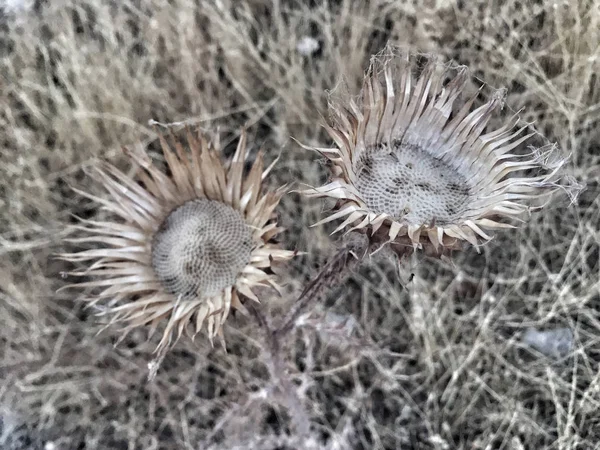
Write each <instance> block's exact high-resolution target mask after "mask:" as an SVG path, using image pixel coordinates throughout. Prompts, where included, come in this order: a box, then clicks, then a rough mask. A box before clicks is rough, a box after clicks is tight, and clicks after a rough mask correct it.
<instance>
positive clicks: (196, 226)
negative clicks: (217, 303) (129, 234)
mask: <svg viewBox="0 0 600 450" xmlns="http://www.w3.org/2000/svg"><path fill="white" fill-rule="evenodd" d="M252 247H253V245H252V233H251V231H250V227H248V225H247V224H246V222H245V221H244V219H243V218H242V216H241V215H240V213H239V212H237V211H236V210H234V209H233V208H231V207H230V206H228V205H225V204H224V203H221V202H218V201H214V200H206V199H196V200H190V201H188V202H186V203H184V204H183V205H181V206H179V207H178V208H176V209H174V210H173V211H172V212H171V213H170V214H169V215H168V216H167V218H166V219H165V220H164V222H163V223H162V225H161V226H160V228H159V230H158V232H157V233H156V234H155V235H154V239H153V241H152V268H153V269H154V273H155V274H156V276H157V278H158V279H159V280H160V282H161V283H162V285H163V286H164V288H165V289H166V290H167V292H169V293H171V294H173V295H176V296H180V297H181V298H182V299H192V298H197V297H210V296H214V295H216V294H218V293H219V292H220V291H221V290H223V289H224V288H226V287H228V286H232V285H233V284H234V283H235V281H236V278H237V276H238V274H239V273H240V272H241V271H242V269H243V268H244V267H245V266H246V264H248V263H249V262H250V254H251V252H252Z"/></svg>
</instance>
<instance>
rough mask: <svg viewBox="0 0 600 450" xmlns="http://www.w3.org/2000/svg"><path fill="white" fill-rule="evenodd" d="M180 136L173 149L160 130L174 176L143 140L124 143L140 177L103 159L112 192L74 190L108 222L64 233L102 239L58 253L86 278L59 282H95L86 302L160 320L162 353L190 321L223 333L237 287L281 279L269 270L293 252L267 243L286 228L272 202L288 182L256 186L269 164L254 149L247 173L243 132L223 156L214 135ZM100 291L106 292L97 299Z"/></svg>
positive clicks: (243, 291) (123, 317) (140, 322)
mask: <svg viewBox="0 0 600 450" xmlns="http://www.w3.org/2000/svg"><path fill="white" fill-rule="evenodd" d="M186 136H187V141H186V142H185V144H187V147H188V148H189V151H188V150H186V148H185V147H186V145H184V142H182V141H180V140H178V139H176V138H175V137H174V136H172V135H171V138H172V139H171V140H172V142H173V147H174V150H173V148H172V147H171V146H170V145H169V143H168V142H167V139H166V138H165V137H163V136H159V142H160V145H161V148H162V151H163V155H164V158H165V161H166V163H167V166H168V169H169V173H170V175H166V174H165V173H163V172H162V171H161V170H160V169H159V168H158V166H156V165H154V164H153V162H152V160H151V159H150V158H149V157H148V155H147V154H146V153H145V152H144V151H143V149H141V148H134V149H124V150H125V152H126V154H127V155H128V156H129V157H130V158H131V160H132V161H133V162H134V163H135V164H136V165H138V166H139V168H140V170H139V172H138V179H139V180H140V181H141V184H140V183H138V182H137V181H135V180H132V179H130V178H129V177H128V176H127V175H125V174H124V173H122V172H121V171H119V170H118V169H117V168H116V167H114V166H112V165H110V164H108V163H102V164H100V165H99V167H98V168H97V170H96V171H95V172H94V177H95V178H96V179H97V181H99V182H100V183H101V184H102V186H103V187H104V188H105V190H106V191H107V193H108V194H109V197H107V198H104V197H100V196H96V195H91V194H88V193H85V192H82V191H77V192H79V193H80V194H81V195H84V196H86V197H87V198H90V199H92V200H94V201H95V202H97V203H99V204H100V205H102V206H104V207H105V209H107V210H108V211H109V212H110V213H112V215H113V216H114V221H95V220H81V221H80V223H79V224H77V225H74V226H73V231H76V232H77V233H79V235H80V237H76V238H72V239H70V241H71V242H73V243H78V244H81V243H86V244H90V243H92V244H101V245H102V247H101V248H91V249H87V250H83V251H80V252H76V253H65V254H61V255H59V256H60V257H61V258H63V259H64V260H66V261H70V262H73V263H77V264H79V265H84V267H82V268H81V269H79V270H77V271H74V272H71V273H70V274H71V275H73V276H85V277H89V278H91V279H92V280H91V281H85V282H82V283H75V284H72V285H69V286H65V287H64V288H63V289H67V288H71V287H79V288H82V287H87V288H91V289H95V290H96V292H95V293H94V296H93V297H92V298H89V299H88V300H89V302H90V304H94V305H97V307H98V308H101V314H110V315H111V316H112V322H123V323H126V324H127V325H126V327H125V331H128V330H130V329H132V328H135V327H139V326H146V325H147V326H150V327H151V330H152V329H155V328H156V327H157V326H159V325H160V324H161V323H162V324H163V325H164V332H163V336H162V339H161V341H160V343H159V345H158V348H157V352H159V354H164V350H166V349H167V348H168V347H170V346H171V345H173V344H174V343H175V342H177V340H178V339H179V338H180V337H181V336H182V335H183V333H184V332H186V330H188V326H189V333H190V335H192V336H194V335H196V334H197V333H199V332H200V331H201V330H203V329H204V330H205V331H206V332H207V334H208V337H209V339H210V341H211V342H212V340H213V338H214V337H215V336H218V337H219V339H220V340H221V341H222V342H223V340H222V337H223V334H222V327H223V324H224V322H225V320H226V319H227V316H228V315H229V311H230V309H231V308H234V309H239V310H241V311H242V312H243V313H247V311H246V309H245V307H244V306H243V304H242V302H241V300H240V296H241V295H243V296H244V297H247V298H249V299H251V300H254V301H257V302H258V297H257V296H256V295H255V293H254V292H253V291H252V289H253V288H254V287H256V286H259V285H261V286H277V284H276V283H275V280H274V279H273V277H274V275H271V274H269V273H267V272H265V269H268V268H270V267H271V264H272V263H276V262H281V261H286V260H289V259H290V258H292V257H293V256H294V255H295V252H293V251H288V250H284V249H281V248H279V247H278V246H277V245H276V244H274V243H272V242H271V240H272V239H273V238H274V237H275V236H276V235H277V234H279V233H281V232H282V231H283V228H282V227H279V226H278V225H277V222H276V221H275V215H274V210H275V208H276V207H277V205H278V203H279V201H280V199H281V196H282V195H283V192H284V191H285V187H282V188H281V189H277V190H275V191H271V192H266V193H263V191H262V189H263V180H264V178H265V177H266V175H267V174H268V172H269V171H270V170H271V169H272V167H273V165H271V166H269V168H267V169H266V170H264V163H263V156H262V153H260V154H259V155H258V156H257V158H256V160H255V162H254V164H253V166H252V168H251V169H250V172H249V174H248V175H247V176H246V177H244V165H245V163H246V158H247V156H248V152H247V147H246V145H247V136H246V133H245V132H242V134H241V137H240V140H239V142H238V146H237V149H236V152H235V154H234V156H233V159H232V160H231V161H230V162H229V163H228V164H227V165H225V164H223V163H222V162H221V159H220V153H221V150H220V148H219V147H218V143H216V142H209V141H207V140H206V139H205V138H204V137H203V136H202V135H200V134H199V135H198V136H195V135H194V134H193V133H192V132H191V131H190V130H189V129H188V130H186ZM196 251H199V252H201V253H199V254H195V253H194V252H196ZM203 252H204V253H203ZM211 255H217V256H211ZM211 258H213V259H211ZM100 300H110V301H109V303H108V306H106V307H102V306H100V305H99V301H100Z"/></svg>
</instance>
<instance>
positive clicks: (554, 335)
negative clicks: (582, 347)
mask: <svg viewBox="0 0 600 450" xmlns="http://www.w3.org/2000/svg"><path fill="white" fill-rule="evenodd" d="M522 341H523V343H524V344H525V345H527V346H528V347H531V348H533V349H535V350H537V351H538V352H540V353H542V354H544V355H546V356H548V357H550V358H555V359H559V358H564V357H565V356H567V355H568V354H569V353H570V352H571V350H572V349H573V331H571V329H570V328H555V329H550V330H544V331H539V330H536V329H534V328H529V329H528V330H527V331H526V332H525V335H524V336H523V340H522Z"/></svg>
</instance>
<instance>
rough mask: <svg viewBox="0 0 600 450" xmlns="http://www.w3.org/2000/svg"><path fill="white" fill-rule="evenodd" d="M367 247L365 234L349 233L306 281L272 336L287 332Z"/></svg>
mask: <svg viewBox="0 0 600 450" xmlns="http://www.w3.org/2000/svg"><path fill="white" fill-rule="evenodd" d="M369 247H370V242H369V239H368V238H367V236H365V235H364V234H359V233H351V234H350V235H349V238H348V239H347V241H346V245H344V247H342V248H341V249H340V250H339V251H338V252H337V254H336V255H335V256H334V257H333V258H331V259H330V260H329V261H328V262H327V264H325V265H324V266H323V268H322V269H321V270H320V271H319V273H318V274H317V275H316V276H315V277H314V278H313V279H312V280H310V281H309V282H308V284H307V285H306V287H305V288H304V290H303V291H302V293H301V294H300V296H299V297H298V299H297V300H296V301H295V303H294V305H293V306H292V309H291V310H290V312H289V313H288V314H287V315H286V317H285V318H284V319H283V322H282V324H281V325H280V326H279V327H278V328H277V329H276V330H275V331H274V333H273V334H274V336H275V337H280V336H284V335H286V334H287V333H289V332H290V331H291V330H292V329H293V328H294V325H295V323H296V321H297V320H298V318H299V317H300V316H301V315H302V313H303V312H304V311H305V310H306V309H307V308H308V307H309V306H310V305H311V304H313V303H315V302H316V301H318V300H319V299H321V298H322V297H324V296H325V294H326V293H327V292H328V291H329V290H331V289H332V288H334V287H336V286H338V285H339V284H340V283H341V282H342V281H344V279H345V278H346V277H347V276H348V274H349V273H350V272H351V271H352V270H353V269H354V268H356V267H358V266H359V264H360V263H361V261H362V259H363V258H364V257H365V255H367V254H368V253H369Z"/></svg>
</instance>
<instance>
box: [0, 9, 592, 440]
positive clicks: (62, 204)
mask: <svg viewBox="0 0 600 450" xmlns="http://www.w3.org/2000/svg"><path fill="white" fill-rule="evenodd" d="M199 5H200V6H199ZM2 21H3V23H2V27H1V37H0V52H1V54H0V56H1V60H0V73H1V75H2V80H1V82H0V108H1V111H0V124H1V127H2V140H1V145H2V149H1V153H0V180H1V181H0V194H1V196H0V349H1V351H0V447H1V448H6V449H42V448H52V445H54V446H55V447H54V448H59V449H121V448H123V449H142V448H143V449H158V448H160V449H182V448H186V449H196V448H207V449H209V448H212V449H233V448H240V449H241V448H254V449H276V448H278V449H288V448H289V449H295V448H305V447H306V448H308V447H309V446H310V445H313V446H314V447H315V448H327V449H345V448H357V449H358V448H364V449H371V448H377V449H378V448H386V449H396V448H420V449H453V448H473V449H478V448H480V449H485V448H502V449H521V448H536V449H537V448H556V449H592V448H598V447H597V445H598V444H597V442H598V441H599V440H600V413H599V412H598V411H600V377H599V375H598V373H599V369H600V367H599V360H600V354H599V352H598V348H599V344H600V339H599V337H598V336H599V333H600V314H599V310H600V295H599V286H600V285H599V281H598V280H599V277H600V263H599V256H598V255H599V242H600V226H599V225H598V224H599V223H600V213H599V212H598V206H599V203H600V200H599V198H598V183H597V181H596V179H597V178H598V177H599V176H600V162H599V158H600V147H599V142H600V89H599V87H598V86H600V84H599V81H598V76H597V73H598V72H599V71H600V31H599V30H600V3H599V2H598V0H575V1H571V2H542V1H525V2H523V1H516V0H510V1H494V2H488V1H487V0H486V1H484V0H476V1H469V2H461V1H450V2H442V1H434V2H431V1H421V0H408V1H397V2H390V1H384V0H378V1H372V2H363V1H358V0H357V1H353V0H337V1H333V0H332V1H313V2H301V1H293V0H280V1H274V2H270V1H266V0H244V1H234V0H221V1H206V2H196V1H192V0H173V1H170V2H167V1H159V0H154V1H150V0H149V1H140V0H125V1H123V2H117V1H101V0H78V1H75V0H58V1H52V2H47V3H46V2H37V5H36V7H35V8H34V9H33V10H31V11H29V12H25V13H22V14H20V15H19V17H18V18H14V17H13V18H11V17H5V18H3V19H2ZM306 35H308V36H314V37H315V38H317V39H318V40H319V42H320V44H321V48H320V50H319V51H318V52H317V53H316V54H314V55H313V56H312V57H305V56H302V55H301V54H299V53H298V51H297V49H296V45H297V43H298V42H299V40H300V39H301V38H302V37H303V36H306ZM388 39H391V40H392V41H394V42H396V43H398V44H402V45H406V46H409V47H410V48H411V49H412V50H418V51H428V52H429V51H431V52H438V53H440V54H442V55H443V56H444V57H445V58H447V59H451V58H454V59H455V60H456V61H457V62H459V63H462V64H466V65H468V66H470V67H471V69H472V70H473V71H474V73H475V74H476V76H477V77H479V78H481V79H482V80H484V81H486V82H487V83H489V84H490V85H491V86H493V87H500V86H506V87H508V88H509V97H508V102H507V109H508V111H507V113H509V112H510V110H519V109H521V108H525V109H524V111H523V113H522V114H523V118H524V119H525V120H531V121H533V120H535V121H536V127H537V128H538V129H539V130H540V131H542V132H543V133H545V134H546V136H547V137H548V138H549V139H550V140H553V141H557V142H558V144H559V145H560V146H562V147H563V148H564V149H565V151H567V152H570V153H572V159H573V164H574V169H573V170H574V174H575V175H576V176H577V177H579V179H580V180H583V181H586V182H587V183H588V190H587V191H585V192H584V194H583V196H582V197H581V199H580V203H579V205H578V206H574V207H570V208H569V207H568V205H567V202H566V201H562V202H558V203H555V204H553V205H552V206H551V207H549V208H547V209H546V210H545V212H543V213H541V214H536V215H534V216H533V218H532V220H531V221H530V223H529V224H528V225H526V226H523V227H522V228H521V229H520V230H518V231H517V232H506V233H500V234H499V235H498V236H497V237H496V238H495V239H494V241H493V242H492V243H490V244H489V245H487V246H486V247H485V249H484V251H483V254H481V255H478V254H476V252H475V251H469V252H466V253H464V254H461V255H457V256H455V257H454V260H453V264H448V263H443V262H436V261H429V260H421V261H419V263H418V264H417V265H414V266H410V265H409V267H408V270H409V271H411V272H412V273H414V274H415V276H414V278H413V279H412V281H411V282H410V283H409V284H408V285H407V286H408V289H403V288H402V286H401V282H400V281H399V280H398V277H397V275H396V269H395V267H394V265H393V264H392V263H390V262H388V261H386V260H385V259H381V260H376V261H375V260H374V261H372V262H371V263H369V264H367V265H366V266H364V267H363V268H362V269H361V270H360V271H359V272H357V273H354V274H353V276H352V279H351V280H349V281H348V282H347V283H346V285H345V286H344V287H343V288H341V289H338V290H336V291H335V292H333V293H332V295H330V296H329V298H328V300H327V302H326V303H325V304H323V307H322V309H320V310H316V311H314V317H311V318H306V320H305V321H304V323H305V326H303V327H300V328H298V329H297V330H296V331H295V333H294V335H293V338H292V339H289V340H287V341H286V342H284V343H282V345H283V349H284V354H285V355H286V357H287V359H286V361H287V367H288V370H289V373H290V376H291V377H292V379H293V381H294V383H295V385H296V386H297V388H298V396H299V397H300V398H301V400H302V405H301V406H300V407H302V408H304V410H305V411H304V412H305V413H306V414H308V416H309V417H310V419H311V421H312V430H313V436H312V437H311V438H306V437H303V438H302V440H299V437H298V436H297V435H296V431H295V428H294V427H293V426H292V425H291V424H293V423H294V421H293V420H290V414H291V415H294V414H296V413H297V412H295V411H290V410H288V409H287V408H286V407H285V406H282V405H283V403H284V402H281V401H280V399H279V397H280V396H278V395H277V393H276V386H273V383H271V381H270V379H269V375H268V373H269V372H268V370H267V369H266V366H265V362H266V361H265V358H264V357H263V354H262V353H261V348H263V347H264V345H263V341H262V335H261V333H260V332H259V331H258V330H257V329H256V326H255V324H254V322H252V321H251V320H250V319H246V318H243V317H238V318H234V319H233V320H232V321H231V322H230V323H229V325H228V327H226V333H227V334H228V337H229V342H230V343H229V352H228V353H227V354H225V353H223V351H222V350H220V349H214V350H213V349H211V348H210V347H209V346H208V345H207V343H206V342H205V340H204V339H200V340H198V342H197V343H191V342H189V341H182V342H181V343H180V344H179V345H178V346H177V348H176V349H175V350H174V351H173V352H171V353H170V354H168V356H167V358H166V359H165V361H164V363H163V366H162V368H161V370H160V371H159V374H158V376H157V378H156V380H155V381H154V382H152V383H148V382H147V381H146V376H147V363H148V362H149V361H150V360H151V358H152V355H151V351H152V350H153V349H154V346H155V342H150V343H146V342H145V338H146V335H145V333H144V332H143V331H140V332H136V333H133V334H131V335H130V336H129V337H127V338H126V339H125V340H124V341H123V342H122V343H121V344H120V345H119V346H118V347H116V348H114V347H113V344H114V343H115V342H116V340H117V338H118V337H119V333H118V330H116V329H113V328H109V329H108V330H106V331H104V332H103V333H102V334H100V335H99V336H96V333H97V332H98V331H99V330H100V328H101V325H100V324H98V321H97V318H96V317H95V316H94V314H93V313H94V312H95V311H92V310H86V309H84V308H83V306H82V305H81V304H80V303H78V302H77V298H75V297H67V296H60V295H56V294H54V291H55V289H56V288H58V287H60V286H62V285H63V284H64V283H66V282H67V281H68V280H64V279H63V278H62V277H61V273H62V272H63V271H65V270H69V269H71V267H67V266H65V265H64V264H63V263H61V262H58V261H56V260H54V259H52V253H53V252H57V251H63V250H65V249H66V248H65V245H64V244H62V243H61V238H62V237H64V229H65V224H67V223H69V222H71V221H72V220H73V219H72V215H78V216H84V217H102V215H103V212H102V211H99V210H96V209H95V207H94V206H93V205H91V204H89V203H88V202H87V201H86V200H84V199H82V198H80V197H77V196H76V195H74V193H73V192H72V191H71V190H70V189H69V186H70V185H75V186H78V187H83V188H84V189H89V190H91V191H92V192H99V190H98V189H97V186H94V185H91V184H90V183H89V179H88V177H87V176H86V174H85V173H86V169H87V168H89V167H91V166H92V165H93V164H94V163H95V161H97V160H98V158H105V159H108V160H110V161H111V162H113V163H115V164H119V165H121V167H124V168H127V165H126V159H125V157H124V156H123V155H122V154H121V152H120V146H121V145H131V144H133V143H134V142H136V141H137V140H142V141H144V142H147V143H148V144H149V145H150V148H151V149H152V148H154V147H153V146H154V145H155V144H154V138H155V131H154V130H153V129H152V128H151V127H149V126H148V121H149V119H155V120H158V121H163V122H172V121H182V120H187V121H189V122H191V123H193V124H197V125H200V126H202V127H205V128H209V129H214V128H216V127H217V126H218V127H219V128H220V131H221V133H222V139H223V140H224V141H225V143H228V142H232V145H234V144H235V139H236V137H237V133H238V131H237V130H238V128H239V126H240V125H242V124H248V125H249V127H250V128H249V131H250V133H251V134H250V138H251V139H250V141H251V142H253V143H254V146H255V150H256V149H257V148H258V147H259V146H263V147H264V148H265V149H267V151H268V157H270V158H271V159H272V158H274V157H276V156H277V155H278V154H279V153H280V152H281V154H282V161H281V163H280V164H279V165H278V168H277V172H276V175H275V178H276V180H275V181H301V182H306V183H309V184H313V185H314V184H317V183H318V181H319V179H321V181H322V178H323V177H325V170H323V167H321V166H320V165H319V163H317V162H316V161H315V155H313V154H308V153H307V152H305V151H302V150H301V149H300V148H299V147H298V145H297V144H296V143H295V142H293V141H292V140H290V136H291V135H293V136H294V137H295V138H297V139H299V140H300V141H303V142H310V143H324V142H325V141H326V140H327V138H326V136H325V134H324V133H323V131H322V130H321V129H320V128H319V127H318V126H317V124H318V123H320V122H322V120H323V118H322V117H323V116H324V115H326V95H325V90H326V89H331V88H333V87H335V85H336V84H337V83H338V82H339V80H340V74H345V76H346V79H347V80H348V82H349V84H350V86H351V87H357V86H358V85H359V82H360V80H361V78H362V73H363V70H364V69H365V68H366V67H367V64H368V60H369V56H370V55H371V54H372V53H374V52H377V51H379V50H380V49H381V48H382V47H383V45H384V44H385V43H386V41H387V40H388ZM154 155H155V156H156V155H157V153H154ZM321 209H322V205H321V204H320V203H319V202H310V203H309V202H307V201H305V200H303V199H300V198H298V196H295V195H289V196H287V197H286V198H285V199H284V201H283V204H282V207H281V208H280V214H281V221H282V222H283V223H284V224H285V225H286V226H287V227H288V228H289V232H287V233H286V235H285V237H284V238H283V239H285V243H286V245H287V246H289V247H296V248H298V249H299V250H302V251H306V252H308V255H307V256H303V257H302V258H299V259H297V261H296V262H295V264H294V265H293V266H292V267H291V268H290V269H289V270H288V272H287V273H285V274H284V276H286V277H288V278H289V280H288V283H289V291H290V295H289V296H288V298H287V299H284V300H280V301H276V300H274V299H273V300H272V301H271V303H268V302H265V304H264V305H263V308H264V311H269V310H271V312H270V313H269V314H268V315H270V316H273V317H275V318H276V317H279V315H278V314H279V312H278V311H279V310H285V309H286V308H288V307H289V304H288V303H286V302H290V301H291V299H293V295H292V294H291V292H292V291H294V290H295V289H298V288H300V287H301V285H302V283H303V282H304V280H306V279H307V278H308V277H309V275H310V274H311V273H314V269H315V268H316V267H317V266H318V265H320V264H321V263H322V262H323V261H325V259H326V257H327V255H328V254H330V251H331V250H332V248H333V245H332V244H333V243H332V241H331V239H330V238H329V237H328V232H329V231H331V230H330V229H325V228H317V229H309V228H308V227H307V226H306V225H307V224H310V223H313V222H315V221H317V220H318V218H319V217H321ZM325 311H328V312H329V313H328V314H327V315H326V314H325ZM530 326H533V327H539V328H547V327H552V326H568V327H572V328H573V330H574V331H575V335H576V348H575V350H574V351H573V352H572V354H571V355H570V356H569V357H567V358H565V359H564V360H560V361H551V360H549V359H547V358H545V357H543V356H542V355H539V354H534V353H531V352H529V351H527V350H525V349H523V348H522V347H521V346H520V345H519V338H520V335H521V334H522V333H523V332H524V330H525V329H526V328H527V327H530ZM351 329H353V330H354V331H353V334H352V337H351V338H350V339H349V338H347V337H346V334H344V333H347V332H348V331H349V330H351ZM153 339H155V338H153ZM267 362H268V361H267ZM311 443H312V444H311ZM45 446H46V447H45Z"/></svg>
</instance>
